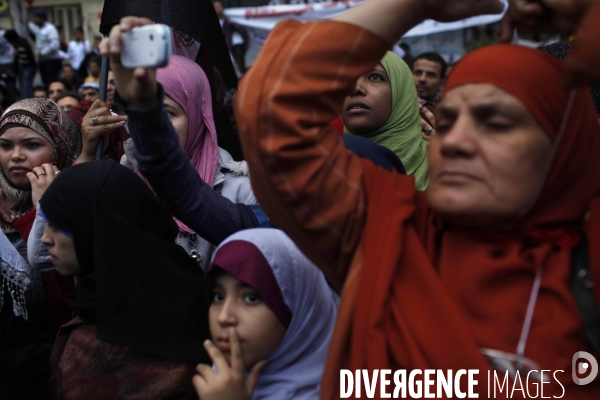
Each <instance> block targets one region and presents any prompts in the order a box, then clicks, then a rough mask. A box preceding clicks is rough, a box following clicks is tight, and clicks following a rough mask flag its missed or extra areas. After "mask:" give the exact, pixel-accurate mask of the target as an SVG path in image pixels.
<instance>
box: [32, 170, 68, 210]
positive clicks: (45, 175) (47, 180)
mask: <svg viewBox="0 0 600 400" xmlns="http://www.w3.org/2000/svg"><path fill="white" fill-rule="evenodd" d="M59 173H60V171H59V170H58V168H57V167H56V165H52V164H42V166H41V167H35V168H33V169H32V172H28V173H27V178H29V182H31V201H32V202H33V206H34V207H35V206H36V204H37V202H38V201H39V200H40V199H41V198H42V195H43V194H44V192H45V191H46V189H48V186H50V184H51V183H52V181H54V179H55V178H56V176H57V175H58V174H59Z"/></svg>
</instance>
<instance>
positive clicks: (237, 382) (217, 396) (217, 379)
mask: <svg viewBox="0 0 600 400" xmlns="http://www.w3.org/2000/svg"><path fill="white" fill-rule="evenodd" d="M229 343H230V344H231V361H230V362H229V361H227V359H226V358H225V356H224V355H223V353H222V352H221V350H219V349H218V348H217V347H216V346H215V345H214V344H213V343H212V342H211V341H210V340H207V341H206V342H204V347H205V348H206V351H207V352H208V355H209V356H210V358H211V360H212V361H213V363H214V365H215V367H216V369H217V372H215V371H213V369H212V368H211V367H210V366H209V365H206V364H198V367H196V371H197V372H198V374H197V375H196V376H194V378H193V381H192V382H193V383H194V387H195V388H196V392H197V393H198V396H199V397H200V398H201V399H202V400H247V399H250V398H251V397H252V393H253V392H254V388H255V387H256V382H257V381H258V376H259V375H260V370H261V369H262V367H263V366H264V365H265V364H266V361H264V360H263V361H259V362H258V363H256V365H254V366H253V367H252V369H251V370H250V372H249V373H248V375H247V376H245V373H244V361H243V357H242V348H241V346H240V341H239V338H238V336H237V333H236V331H235V329H234V328H230V330H229Z"/></svg>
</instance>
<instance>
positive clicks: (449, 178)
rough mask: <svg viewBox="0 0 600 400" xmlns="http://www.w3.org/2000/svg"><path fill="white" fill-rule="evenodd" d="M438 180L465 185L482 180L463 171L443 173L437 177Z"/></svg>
mask: <svg viewBox="0 0 600 400" xmlns="http://www.w3.org/2000/svg"><path fill="white" fill-rule="evenodd" d="M437 178H438V180H439V181H442V182H446V183H464V182H472V181H479V180H480V179H479V178H477V177H476V176H474V175H471V174H469V173H466V172H461V171H442V172H440V173H439V174H438V175H437Z"/></svg>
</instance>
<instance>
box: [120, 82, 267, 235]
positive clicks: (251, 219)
mask: <svg viewBox="0 0 600 400" xmlns="http://www.w3.org/2000/svg"><path fill="white" fill-rule="evenodd" d="M158 88H159V92H158V93H157V102H156V105H155V106H154V107H152V108H149V109H147V110H139V109H132V108H127V107H126V106H125V105H124V104H121V107H122V108H123V110H124V111H125V112H126V113H127V116H128V117H129V122H128V124H129V134H130V135H131V137H132V138H133V142H134V145H135V157H136V161H137V163H138V164H137V165H138V168H139V171H140V172H141V173H142V175H144V177H145V178H146V179H147V180H148V182H150V185H151V186H152V189H153V190H154V192H155V193H156V195H157V196H158V198H159V199H161V201H162V202H163V204H165V205H166V206H167V207H168V208H169V210H170V211H171V212H172V213H173V215H175V216H176V217H177V218H179V219H180V220H181V221H183V222H184V223H185V224H186V225H187V226H189V227H190V228H192V229H193V230H194V231H195V232H196V233H198V234H199V235H200V236H202V237H203V238H204V239H206V240H208V241H209V242H211V243H212V244H215V245H218V244H219V243H220V242H221V241H222V240H223V239H225V238H227V237H228V236H229V235H231V234H233V233H235V232H237V231H240V230H243V229H248V228H255V227H259V226H260V224H259V221H258V219H257V217H256V215H255V213H254V211H253V210H252V208H251V207H250V206H247V205H244V204H235V203H233V202H232V201H230V200H229V199H227V198H225V197H223V196H221V195H220V194H219V193H217V192H216V191H215V190H214V189H213V188H212V185H208V184H207V183H206V182H204V181H203V180H202V179H201V178H200V176H199V175H198V172H197V171H196V170H195V169H194V167H193V166H192V165H191V164H190V162H189V160H188V157H187V154H186V153H185V150H184V149H183V147H181V145H180V144H179V141H178V138H177V133H176V132H175V129H174V128H173V124H171V122H170V121H169V118H168V116H167V113H166V111H165V110H164V108H163V106H162V96H163V93H162V88H161V87H160V86H158ZM117 91H118V89H117ZM115 103H117V104H119V103H122V99H121V98H120V97H119V95H118V92H117V93H116V94H115Z"/></svg>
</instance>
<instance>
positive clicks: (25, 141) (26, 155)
mask: <svg viewBox="0 0 600 400" xmlns="http://www.w3.org/2000/svg"><path fill="white" fill-rule="evenodd" d="M53 156H54V146H53V145H52V143H50V142H49V141H47V140H46V139H45V138H44V137H43V136H42V135H40V134H39V133H37V132H36V131H34V130H32V129H29V128H26V127H24V126H18V127H14V128H9V129H7V130H6V132H4V133H3V134H2V136H0V165H1V166H2V169H3V170H4V173H5V174H6V177H7V178H8V179H9V180H10V181H11V182H12V183H13V185H15V186H18V187H20V188H23V189H27V188H29V187H31V183H30V182H29V179H28V178H27V173H28V172H31V170H32V169H33V168H35V167H39V166H41V165H42V164H44V163H50V162H52V157H53Z"/></svg>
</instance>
